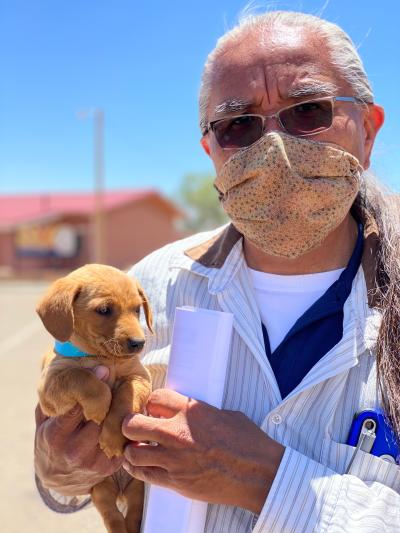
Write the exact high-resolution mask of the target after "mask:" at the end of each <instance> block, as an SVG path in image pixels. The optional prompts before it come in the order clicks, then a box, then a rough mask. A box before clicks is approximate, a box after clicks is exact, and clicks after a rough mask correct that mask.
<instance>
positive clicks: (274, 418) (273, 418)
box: [271, 413, 282, 426]
mask: <svg viewBox="0 0 400 533" xmlns="http://www.w3.org/2000/svg"><path fill="white" fill-rule="evenodd" d="M271 422H272V423H273V424H275V425H276V426H278V425H279V424H280V423H281V422H282V417H281V415H278V414H277V413H275V414H274V415H272V416H271Z"/></svg>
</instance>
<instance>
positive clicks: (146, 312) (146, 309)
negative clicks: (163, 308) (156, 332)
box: [136, 281, 153, 333]
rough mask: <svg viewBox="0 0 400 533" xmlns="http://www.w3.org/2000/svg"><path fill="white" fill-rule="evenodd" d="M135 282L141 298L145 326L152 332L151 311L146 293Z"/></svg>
mask: <svg viewBox="0 0 400 533" xmlns="http://www.w3.org/2000/svg"><path fill="white" fill-rule="evenodd" d="M136 284H137V288H138V291H139V294H140V296H141V297H142V300H143V309H144V316H145V317H146V324H147V327H148V328H149V330H150V331H151V332H152V333H153V313H152V312H151V308H150V304H149V301H148V299H147V296H146V293H145V292H144V290H143V289H142V287H141V286H140V284H139V282H138V281H136Z"/></svg>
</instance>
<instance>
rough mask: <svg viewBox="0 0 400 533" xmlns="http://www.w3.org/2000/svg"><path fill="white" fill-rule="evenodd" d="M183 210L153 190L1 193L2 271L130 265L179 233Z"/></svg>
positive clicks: (0, 264) (0, 240) (19, 271)
mask: <svg viewBox="0 0 400 533" xmlns="http://www.w3.org/2000/svg"><path fill="white" fill-rule="evenodd" d="M182 218H183V213H182V211H181V210H180V209H179V208H178V207H176V206H175V205H174V204H173V203H172V202H171V201H170V200H168V199H167V198H165V197H163V196H162V195H161V194H160V193H158V192H157V191H154V190H136V191H135V190H123V191H107V192H105V193H103V194H102V196H101V198H100V199H99V197H97V196H96V195H95V194H94V193H65V194H61V193H59V194H48V193H45V194H30V195H1V196H0V269H1V270H2V271H6V272H11V273H15V274H23V273H28V272H29V273H33V272H34V271H35V272H38V271H43V270H44V269H45V270H48V269H50V270H54V269H56V270H60V269H62V270H72V269H74V268H77V267H78V266H81V265H83V264H86V263H91V262H102V263H105V264H110V265H113V266H116V267H118V268H123V269H125V268H128V267H129V266H130V265H132V264H134V263H135V262H137V261H138V260H139V259H141V258H142V257H144V256H145V255H147V254H148V253H150V252H151V251H153V250H155V249H156V248H159V247H160V246H163V245H164V244H166V243H168V242H171V241H173V240H176V239H178V238H180V237H181V236H182V233H181V232H180V231H179V230H178V229H177V226H178V224H177V222H178V221H179V219H182Z"/></svg>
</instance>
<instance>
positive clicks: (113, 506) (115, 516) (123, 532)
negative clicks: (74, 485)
mask: <svg viewBox="0 0 400 533" xmlns="http://www.w3.org/2000/svg"><path fill="white" fill-rule="evenodd" d="M118 493H119V489H118V487H117V484H116V482H115V481H114V480H113V478H112V477H111V476H110V477H107V478H106V479H104V480H103V481H101V482H100V483H98V484H97V485H95V486H94V487H93V488H92V491H91V494H90V495H91V497H92V502H93V503H94V505H95V507H96V509H97V510H98V511H99V513H100V514H101V517H102V518H103V521H104V525H105V526H106V529H107V531H108V533H128V531H127V529H126V527H125V520H124V516H123V514H122V513H121V512H120V511H119V509H118V507H117V498H118Z"/></svg>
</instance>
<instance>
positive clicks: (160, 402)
mask: <svg viewBox="0 0 400 533" xmlns="http://www.w3.org/2000/svg"><path fill="white" fill-rule="evenodd" d="M189 401H190V398H188V397H187V396H184V395H183V394H179V392H175V391H172V390H169V389H156V390H155V391H153V392H152V393H151V394H150V397H149V399H148V402H147V406H146V409H147V412H148V414H149V415H151V416H155V417H162V418H172V417H173V416H175V415H176V414H177V413H178V412H179V411H181V410H182V409H185V407H187V405H188V403H189Z"/></svg>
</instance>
